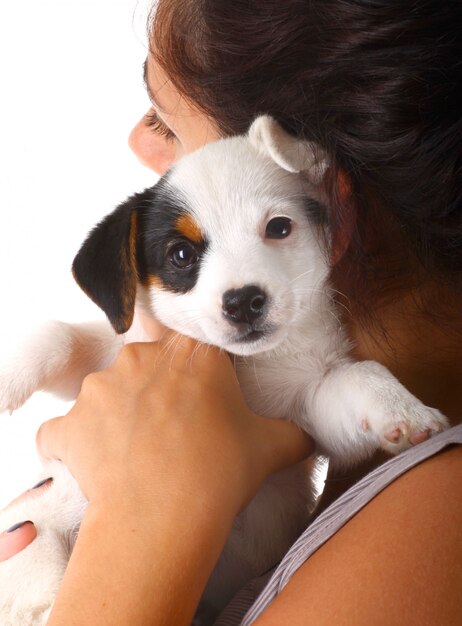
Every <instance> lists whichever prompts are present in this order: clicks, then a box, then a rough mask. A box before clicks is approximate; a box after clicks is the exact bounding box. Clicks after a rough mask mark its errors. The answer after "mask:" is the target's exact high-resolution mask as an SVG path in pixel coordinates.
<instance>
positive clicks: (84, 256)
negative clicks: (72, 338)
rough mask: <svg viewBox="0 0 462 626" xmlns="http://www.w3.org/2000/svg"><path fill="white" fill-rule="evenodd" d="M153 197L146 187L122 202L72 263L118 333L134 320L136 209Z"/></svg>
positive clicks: (85, 243) (99, 225)
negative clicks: (141, 191)
mask: <svg viewBox="0 0 462 626" xmlns="http://www.w3.org/2000/svg"><path fill="white" fill-rule="evenodd" d="M150 199H152V189H147V190H146V191H144V192H143V193H139V194H135V195H134V196H132V197H131V198H129V199H128V200H127V201H126V202H124V203H123V204H121V205H119V206H118V207H117V208H116V209H115V210H114V211H113V212H112V213H110V214H109V215H108V216H106V217H105V218H104V219H103V220H102V221H101V222H100V223H99V224H98V225H97V226H96V227H95V228H94V229H93V230H92V231H91V232H90V234H89V235H88V237H87V239H86V240H85V242H84V243H83V245H82V247H81V248H80V250H79V252H78V254H77V256H76V257H75V259H74V262H73V264H72V273H73V275H74V278H75V280H76V281H77V283H78V285H79V286H80V287H81V288H82V289H83V291H84V292H85V293H86V294H87V296H89V298H91V300H93V302H95V303H96V304H97V305H98V306H99V307H100V308H101V309H102V310H103V311H104V313H105V314H106V315H107V317H108V319H109V321H110V322H111V324H112V326H113V327H114V329H115V331H116V332H117V333H119V334H122V333H125V332H127V330H128V329H129V328H130V326H131V325H132V322H133V315H134V311H135V299H136V289H137V284H138V272H137V251H136V245H137V212H138V208H139V207H141V206H142V207H146V203H147V202H149V201H150Z"/></svg>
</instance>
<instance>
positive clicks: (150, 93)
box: [143, 59, 163, 111]
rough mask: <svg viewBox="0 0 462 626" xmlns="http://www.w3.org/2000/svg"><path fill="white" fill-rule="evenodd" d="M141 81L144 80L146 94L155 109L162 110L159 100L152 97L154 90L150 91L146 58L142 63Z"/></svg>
mask: <svg viewBox="0 0 462 626" xmlns="http://www.w3.org/2000/svg"><path fill="white" fill-rule="evenodd" d="M143 82H144V86H145V87H146V91H147V92H148V96H149V99H150V100H151V102H152V104H154V106H155V107H156V108H157V109H159V110H160V111H163V108H162V107H161V105H160V104H159V101H158V100H157V99H156V98H155V97H154V92H153V91H152V89H151V86H150V84H149V80H148V60H147V59H145V61H144V63H143Z"/></svg>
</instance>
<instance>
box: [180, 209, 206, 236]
mask: <svg viewBox="0 0 462 626" xmlns="http://www.w3.org/2000/svg"><path fill="white" fill-rule="evenodd" d="M175 228H176V230H177V231H178V232H179V233H180V234H181V235H183V236H184V237H186V238H187V239H189V240H190V241H194V243H200V242H201V241H203V239H204V237H203V234H202V231H201V229H200V228H199V226H198V224H197V222H196V221H195V220H194V218H193V217H192V216H191V215H189V213H183V214H182V215H180V216H179V218H178V219H177V220H176V222H175Z"/></svg>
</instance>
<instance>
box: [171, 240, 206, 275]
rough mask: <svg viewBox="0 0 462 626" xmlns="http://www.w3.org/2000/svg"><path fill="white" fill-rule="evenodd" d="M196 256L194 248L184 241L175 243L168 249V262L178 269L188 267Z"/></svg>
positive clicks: (196, 258)
mask: <svg viewBox="0 0 462 626" xmlns="http://www.w3.org/2000/svg"><path fill="white" fill-rule="evenodd" d="M198 258H199V257H198V254H197V252H196V250H195V248H194V247H193V246H192V245H191V244H189V243H186V242H181V243H177V244H175V245H174V246H173V247H172V248H170V250H169V259H170V263H171V264H172V265H174V266H175V267H177V268H178V269H180V270H186V269H189V268H190V267H192V266H193V265H194V263H196V262H197V260H198Z"/></svg>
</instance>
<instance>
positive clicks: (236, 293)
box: [222, 285, 268, 334]
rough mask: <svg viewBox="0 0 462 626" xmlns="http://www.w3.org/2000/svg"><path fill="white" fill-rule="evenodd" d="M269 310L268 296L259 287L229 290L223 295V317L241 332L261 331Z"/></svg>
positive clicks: (250, 286)
mask: <svg viewBox="0 0 462 626" xmlns="http://www.w3.org/2000/svg"><path fill="white" fill-rule="evenodd" d="M267 310H268V296H267V294H266V293H265V292H264V291H263V289H261V288H260V287H258V286H257V285H246V286H245V287H241V288H240V289H228V291H225V293H224V294H223V299H222V311H223V316H224V317H225V319H226V320H227V321H228V322H230V323H231V324H233V326H236V327H237V328H238V329H239V330H241V331H244V332H245V331H247V333H248V332H250V331H259V330H261V323H262V322H263V320H264V318H265V316H266V313H267ZM247 333H246V334H247Z"/></svg>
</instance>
